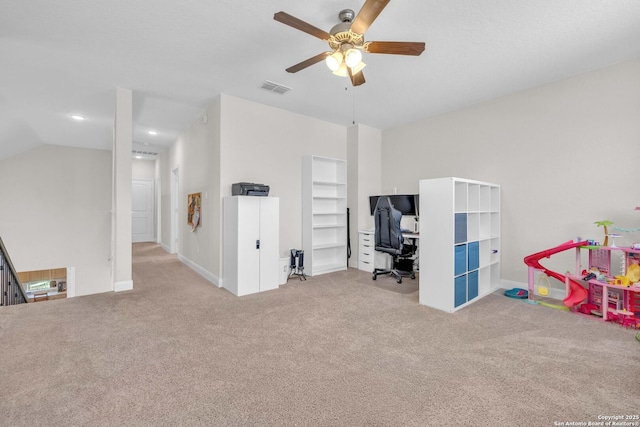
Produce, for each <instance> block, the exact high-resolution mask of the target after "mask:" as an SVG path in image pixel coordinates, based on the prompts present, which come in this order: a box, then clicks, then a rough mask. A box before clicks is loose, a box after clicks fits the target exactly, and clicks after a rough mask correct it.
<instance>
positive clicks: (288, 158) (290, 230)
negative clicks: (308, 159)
mask: <svg viewBox="0 0 640 427" xmlns="http://www.w3.org/2000/svg"><path fill="white" fill-rule="evenodd" d="M346 141H347V129H346V128H345V127H344V126H339V125H336V124H333V123H329V122H324V121H321V120H317V119H313V118H310V117H306V116H302V115H299V114H294V113H290V112H288V111H284V110H280V109H277V108H273V107H269V106H266V105H262V104H257V103H255V102H250V101H246V100H242V99H239V98H234V97H231V96H227V95H223V96H222V110H221V151H220V158H221V159H222V163H221V170H220V189H221V196H223V197H224V196H230V195H231V184H233V183H235V182H241V181H247V182H257V183H262V184H267V185H269V187H270V191H269V195H270V196H275V197H279V198H280V254H281V256H283V257H284V256H288V254H289V251H290V250H291V249H294V248H295V249H301V248H302V223H301V221H302V219H301V215H302V187H301V180H302V158H303V157H304V156H306V155H311V154H314V155H319V156H324V157H331V158H337V159H343V160H346V159H347V142H346Z"/></svg>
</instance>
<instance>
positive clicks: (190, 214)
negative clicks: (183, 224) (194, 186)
mask: <svg viewBox="0 0 640 427" xmlns="http://www.w3.org/2000/svg"><path fill="white" fill-rule="evenodd" d="M201 194H202V193H191V194H189V195H188V196H187V224H189V225H190V226H191V231H195V229H196V227H200V226H201V225H202V221H201V217H202V204H201V201H202V197H201Z"/></svg>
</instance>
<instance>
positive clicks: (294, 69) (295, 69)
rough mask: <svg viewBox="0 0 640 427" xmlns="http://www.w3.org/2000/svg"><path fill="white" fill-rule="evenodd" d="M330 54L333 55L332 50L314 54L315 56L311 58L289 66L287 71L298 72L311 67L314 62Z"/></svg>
mask: <svg viewBox="0 0 640 427" xmlns="http://www.w3.org/2000/svg"><path fill="white" fill-rule="evenodd" d="M328 55H331V52H322V53H320V54H318V55H316V56H314V57H313V58H309V59H307V60H305V61H302V62H300V63H299V64H296V65H292V66H291V67H289V68H287V72H288V73H297V72H298V71H300V70H304V69H305V68H307V67H310V66H312V65H313V64H315V63H318V62H320V61H322V60H323V59H325V58H326V57H327V56H328Z"/></svg>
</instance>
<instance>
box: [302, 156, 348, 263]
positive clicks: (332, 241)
mask: <svg viewBox="0 0 640 427" xmlns="http://www.w3.org/2000/svg"><path fill="white" fill-rule="evenodd" d="M302 248H303V249H304V271H305V272H306V273H307V274H309V275H310V276H315V275H317V274H323V273H330V272H333V271H339V270H346V269H347V162H346V161H344V160H339V159H330V158H326V157H319V156H306V157H304V158H303V162H302Z"/></svg>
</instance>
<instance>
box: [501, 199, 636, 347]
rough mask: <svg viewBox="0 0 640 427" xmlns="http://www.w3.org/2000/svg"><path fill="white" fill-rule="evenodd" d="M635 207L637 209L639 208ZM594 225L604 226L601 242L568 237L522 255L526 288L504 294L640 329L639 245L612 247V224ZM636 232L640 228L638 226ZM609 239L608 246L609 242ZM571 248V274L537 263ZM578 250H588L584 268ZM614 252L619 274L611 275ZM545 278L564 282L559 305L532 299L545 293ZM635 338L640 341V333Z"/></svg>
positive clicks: (598, 223) (608, 222) (614, 245)
mask: <svg viewBox="0 0 640 427" xmlns="http://www.w3.org/2000/svg"><path fill="white" fill-rule="evenodd" d="M636 209H638V210H640V208H636ZM595 224H597V225H598V226H604V229H605V240H604V243H603V245H600V244H599V243H598V242H595V241H593V240H586V241H581V240H580V239H578V241H572V240H570V241H568V242H565V243H562V244H560V245H558V246H556V247H553V248H550V249H547V250H544V251H540V252H537V253H534V254H531V255H529V256H527V257H525V258H524V263H525V264H526V265H527V267H528V275H529V278H528V290H525V289H518V288H514V289H511V290H508V291H505V295H506V296H508V297H511V298H521V299H525V300H527V302H529V303H531V304H540V305H544V306H548V307H552V308H559V309H562V310H567V311H572V312H576V313H582V314H584V315H589V316H596V317H598V318H600V319H602V321H605V322H606V321H608V322H615V323H617V324H619V325H621V326H624V327H627V328H634V329H640V244H638V243H634V244H633V245H631V246H630V247H619V246H616V244H615V238H617V237H620V235H619V234H608V233H607V226H611V225H613V223H612V222H611V221H598V222H596V223H595ZM615 229H616V230H620V231H635V230H629V229H618V228H615ZM637 231H640V227H639V228H638V229H637ZM609 238H611V239H612V243H611V245H609ZM571 249H574V250H575V251H576V267H575V273H573V274H572V273H570V272H567V273H566V274H560V273H558V272H555V271H551V270H549V269H547V268H545V267H543V266H542V265H541V264H540V260H541V259H543V258H549V257H551V255H554V254H557V253H559V252H563V251H567V250H571ZM582 250H587V251H589V253H588V255H589V266H588V268H587V269H582V266H581V260H582V257H581V251H582ZM615 251H619V252H621V254H622V257H621V265H620V272H619V274H613V273H612V270H611V254H612V253H613V252H615ZM536 275H537V279H536ZM548 277H553V278H554V279H557V280H559V281H560V282H562V283H564V284H565V294H566V297H565V298H564V300H563V301H562V302H563V305H556V304H550V303H548V302H546V301H536V299H535V296H536V294H537V295H539V296H542V297H545V296H548V295H549V288H550V283H549V279H548ZM636 338H637V339H638V340H640V333H638V334H637V336H636Z"/></svg>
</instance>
